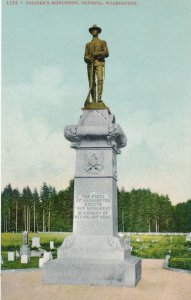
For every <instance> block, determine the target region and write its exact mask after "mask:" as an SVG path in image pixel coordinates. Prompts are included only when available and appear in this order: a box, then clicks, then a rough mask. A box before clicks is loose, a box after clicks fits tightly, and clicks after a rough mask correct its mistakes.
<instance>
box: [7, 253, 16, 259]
mask: <svg viewBox="0 0 191 300" xmlns="http://www.w3.org/2000/svg"><path fill="white" fill-rule="evenodd" d="M14 260H15V252H14V251H9V252H8V261H14Z"/></svg>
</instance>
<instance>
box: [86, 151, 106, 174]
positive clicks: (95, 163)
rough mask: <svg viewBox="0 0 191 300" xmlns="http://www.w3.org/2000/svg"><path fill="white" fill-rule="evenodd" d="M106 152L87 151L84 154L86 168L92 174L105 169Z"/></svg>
mask: <svg viewBox="0 0 191 300" xmlns="http://www.w3.org/2000/svg"><path fill="white" fill-rule="evenodd" d="M103 160H104V152H101V153H100V154H97V153H95V152H94V153H90V154H87V153H85V155H84V170H86V171H87V172H88V173H90V174H98V173H100V171H101V170H102V169H103Z"/></svg>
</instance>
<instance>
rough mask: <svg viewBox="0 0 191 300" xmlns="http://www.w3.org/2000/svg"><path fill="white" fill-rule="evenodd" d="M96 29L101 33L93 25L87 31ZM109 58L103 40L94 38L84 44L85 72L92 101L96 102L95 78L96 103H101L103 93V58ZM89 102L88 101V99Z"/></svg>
mask: <svg viewBox="0 0 191 300" xmlns="http://www.w3.org/2000/svg"><path fill="white" fill-rule="evenodd" d="M94 28H96V29H99V32H101V28H99V27H97V26H96V25H93V26H92V27H91V28H90V29H89V31H90V33H91V31H92V30H93V29H94ZM108 56H109V51H108V48H107V43H106V42H105V41H103V40H100V39H99V38H98V37H94V38H93V39H92V41H91V42H89V43H87V44H86V48H85V54H84V61H85V62H86V63H87V72H88V80H89V87H90V88H92V90H91V96H92V101H93V102H96V80H95V77H97V93H98V102H100V101H102V100H101V96H102V91H103V77H104V72H103V70H104V64H105V57H108ZM88 101H89V99H88Z"/></svg>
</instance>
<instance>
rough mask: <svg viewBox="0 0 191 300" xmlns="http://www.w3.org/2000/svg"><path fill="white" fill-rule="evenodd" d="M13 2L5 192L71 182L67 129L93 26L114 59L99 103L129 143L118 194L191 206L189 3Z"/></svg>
mask: <svg viewBox="0 0 191 300" xmlns="http://www.w3.org/2000/svg"><path fill="white" fill-rule="evenodd" d="M27 2H28V4H27ZM35 2H36V3H35ZM115 2H116V1H115ZM118 2H120V1H118ZM122 2H124V1H122ZM8 3H9V2H7V1H5V0H3V4H2V14H3V19H2V158H1V159H2V188H4V187H5V186H6V185H7V184H8V183H11V184H12V186H13V187H14V188H15V187H17V188H19V189H20V190H22V188H23V187H24V186H27V185H29V186H30V187H31V188H32V189H33V188H34V187H36V188H38V189H39V188H40V187H41V186H42V184H43V182H46V183H47V184H50V185H52V186H55V188H56V189H57V190H58V191H59V190H61V189H64V188H66V187H67V186H68V183H69V180H70V179H72V178H73V177H74V167H75V150H74V149H71V148H70V143H69V142H68V141H67V140H66V139H65V138H64V136H63V131H64V127H65V126H66V125H72V124H73V125H75V124H77V123H78V120H79V118H80V115H82V110H81V108H82V107H83V103H84V100H85V98H86V95H87V92H88V80H87V71H86V64H85V63H84V61H83V55H84V49H85V44H86V43H87V42H88V41H90V40H91V35H90V34H89V31H88V29H89V27H91V26H92V25H93V24H97V25H98V26H100V27H101V28H102V33H101V35H100V38H101V39H104V40H106V41H107V44H108V48H109V52H110V56H109V57H108V58H107V59H106V74H105V81H104V91H103V100H104V102H105V103H106V104H107V106H108V107H109V108H110V110H111V112H112V113H113V114H114V115H115V117H116V122H117V123H119V124H120V126H121V127H122V128H123V131H124V132H125V134H126V136H127V139H128V143H127V146H126V147H125V148H123V149H122V153H121V155H119V156H118V187H119V188H121V187H125V189H126V190H127V191H130V190H131V189H132V188H135V189H138V188H149V189H150V190H151V191H152V192H157V193H159V194H163V195H168V196H169V198H170V200H171V202H172V203H173V204H176V203H178V202H183V201H187V200H188V199H190V198H191V130H190V129H191V117H190V115H191V67H190V66H191V1H186V0H182V1H179V0H178V1H177V0H166V1H165V0H161V1H152V0H142V1H137V2H136V5H112V4H111V5H106V2H105V1H102V5H93V4H89V5H88V4H81V3H82V2H81V1H78V5H67V4H66V1H65V4H61V5H58V4H57V5H56V4H54V5H53V4H52V1H49V4H47V1H45V3H46V5H37V1H33V2H32V1H25V0H23V1H18V4H17V5H8ZM32 3H33V4H34V3H35V5H32ZM62 3H64V1H63V2H62Z"/></svg>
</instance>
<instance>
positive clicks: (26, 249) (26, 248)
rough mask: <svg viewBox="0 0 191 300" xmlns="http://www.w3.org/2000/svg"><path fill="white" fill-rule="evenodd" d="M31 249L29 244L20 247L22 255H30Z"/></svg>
mask: <svg viewBox="0 0 191 300" xmlns="http://www.w3.org/2000/svg"><path fill="white" fill-rule="evenodd" d="M30 254H31V251H30V247H29V245H22V246H21V248H20V256H22V255H28V257H30Z"/></svg>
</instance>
